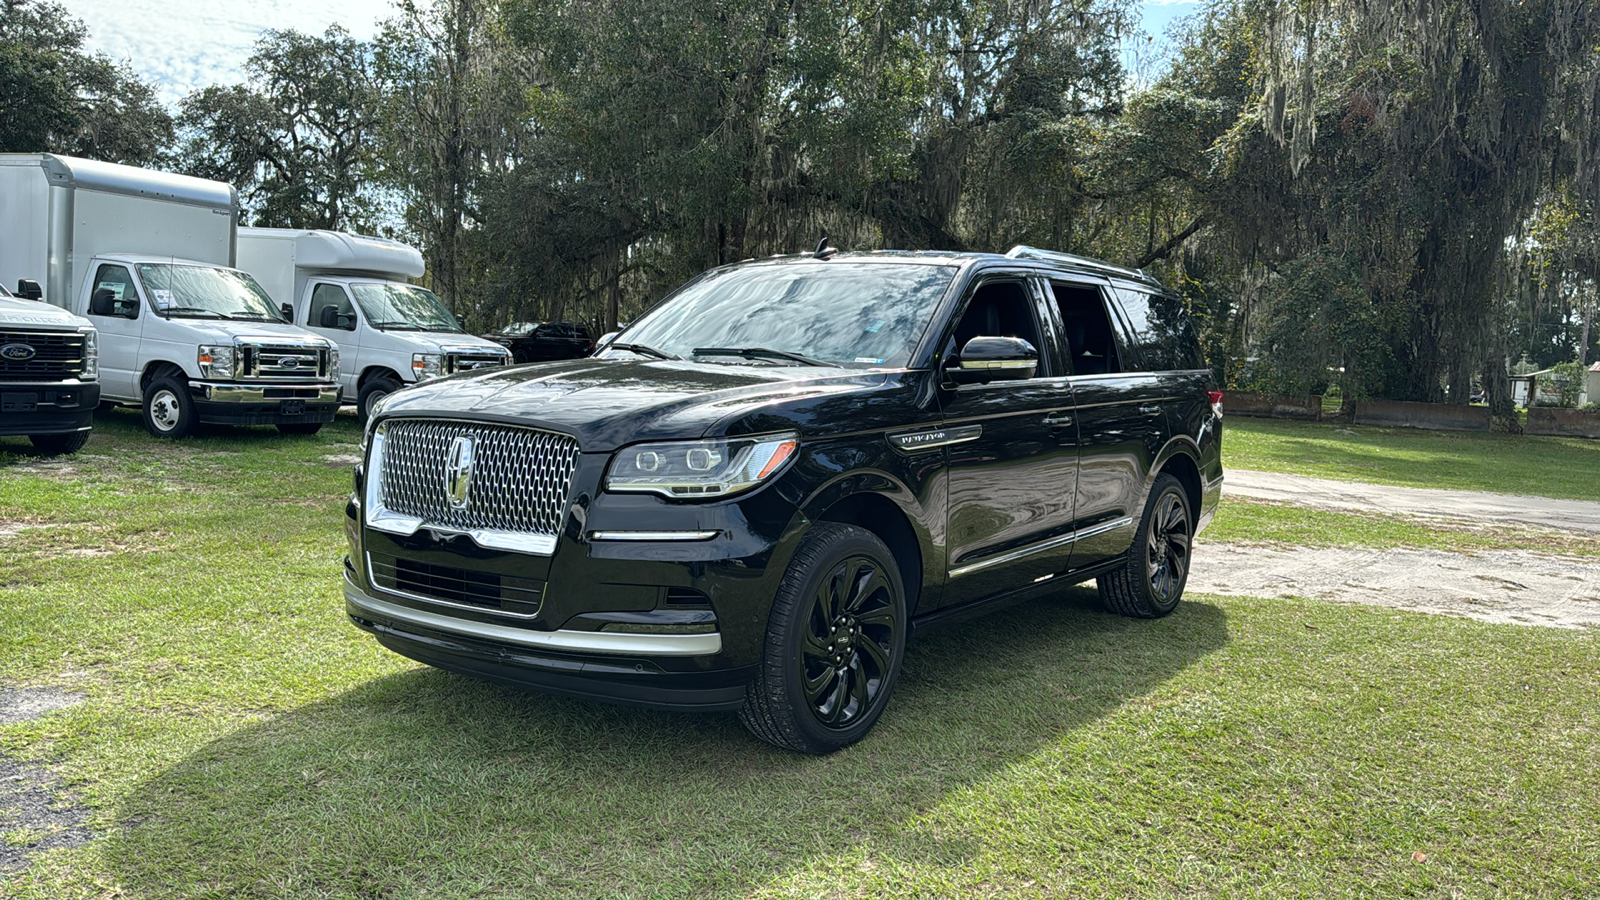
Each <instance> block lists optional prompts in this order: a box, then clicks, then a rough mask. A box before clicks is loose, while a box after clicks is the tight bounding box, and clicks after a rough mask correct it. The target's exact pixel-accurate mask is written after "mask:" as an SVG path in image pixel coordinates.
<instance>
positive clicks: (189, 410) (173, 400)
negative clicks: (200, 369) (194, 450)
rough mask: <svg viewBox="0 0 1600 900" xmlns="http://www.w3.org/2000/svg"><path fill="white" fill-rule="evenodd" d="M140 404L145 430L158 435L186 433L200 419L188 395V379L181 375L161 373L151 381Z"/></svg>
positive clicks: (167, 436)
mask: <svg viewBox="0 0 1600 900" xmlns="http://www.w3.org/2000/svg"><path fill="white" fill-rule="evenodd" d="M141 408H142V409H143V411H144V428H145V430H146V431H148V432H150V433H151V434H152V435H154V436H156V437H158V438H173V439H176V438H181V437H187V436H189V435H190V434H192V433H193V432H194V428H195V426H196V425H197V424H199V421H200V417H199V416H198V415H197V414H196V413H195V411H194V399H193V398H192V397H190V396H189V382H188V379H186V378H184V377H183V376H182V375H163V376H162V377H160V378H157V379H156V380H155V381H152V382H150V386H149V387H147V388H145V390H144V402H143V403H142V404H141Z"/></svg>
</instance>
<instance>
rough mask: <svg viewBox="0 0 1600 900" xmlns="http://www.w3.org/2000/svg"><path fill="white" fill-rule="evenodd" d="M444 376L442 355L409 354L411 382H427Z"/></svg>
mask: <svg viewBox="0 0 1600 900" xmlns="http://www.w3.org/2000/svg"><path fill="white" fill-rule="evenodd" d="M443 374H444V354H443V353H413V354H411V380H412V381H427V380H428V379H429V378H438V377H439V376H441V375H443Z"/></svg>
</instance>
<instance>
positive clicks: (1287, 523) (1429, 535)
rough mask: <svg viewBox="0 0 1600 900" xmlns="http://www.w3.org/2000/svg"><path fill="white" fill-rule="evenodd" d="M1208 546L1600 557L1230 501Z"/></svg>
mask: <svg viewBox="0 0 1600 900" xmlns="http://www.w3.org/2000/svg"><path fill="white" fill-rule="evenodd" d="M1203 540H1205V541H1208V542H1212V541H1215V542H1240V543H1252V542H1253V543H1270V544H1284V545H1287V546H1292V547H1405V548H1410V549H1418V550H1447V551H1450V552H1455V553H1471V552H1473V551H1478V550H1536V551H1539V552H1542V553H1558V554H1565V555H1570V556H1600V535H1595V534H1591V533H1587V532H1571V533H1568V532H1562V531H1555V530H1552V529H1547V528H1533V527H1519V526H1514V525H1477V524H1472V523H1467V522H1458V521H1455V520H1442V519H1429V520H1419V519H1411V518H1405V517H1403V516H1390V515H1376V514H1367V513H1339V512H1327V511H1324V510H1318V509H1310V508H1307V507H1304V506H1293V505H1290V504H1286V503H1270V502H1266V501H1260V500H1248V499H1243V498H1239V497H1229V498H1228V500H1227V502H1225V503H1223V504H1222V505H1221V507H1219V508H1218V510H1217V515H1216V518H1215V519H1213V520H1212V522H1211V526H1210V527H1209V528H1207V529H1206V531H1205V533H1204V535H1203Z"/></svg>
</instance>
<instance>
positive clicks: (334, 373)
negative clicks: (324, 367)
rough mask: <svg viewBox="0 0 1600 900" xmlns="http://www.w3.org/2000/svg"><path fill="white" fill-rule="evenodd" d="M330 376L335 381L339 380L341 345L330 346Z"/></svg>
mask: <svg viewBox="0 0 1600 900" xmlns="http://www.w3.org/2000/svg"><path fill="white" fill-rule="evenodd" d="M328 377H329V378H331V379H333V380H334V381H338V380H339V345H338V344H334V345H333V346H332V347H330V348H328Z"/></svg>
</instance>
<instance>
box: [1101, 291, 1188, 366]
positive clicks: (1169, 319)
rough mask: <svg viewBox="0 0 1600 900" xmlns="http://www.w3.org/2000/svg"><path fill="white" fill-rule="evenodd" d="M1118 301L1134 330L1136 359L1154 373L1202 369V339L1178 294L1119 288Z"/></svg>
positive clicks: (1133, 348)
mask: <svg viewBox="0 0 1600 900" xmlns="http://www.w3.org/2000/svg"><path fill="white" fill-rule="evenodd" d="M1117 299H1118V300H1119V301H1120V302H1121V304H1122V311H1123V314H1124V315H1126V317H1127V320H1128V327H1129V328H1130V329H1131V330H1132V332H1133V334H1132V344H1133V345H1132V347H1131V350H1132V351H1133V355H1134V356H1135V357H1136V358H1137V359H1138V360H1139V361H1140V362H1141V364H1142V366H1143V368H1145V369H1147V370H1150V371H1153V372H1164V371H1172V370H1178V369H1203V368H1205V361H1204V359H1203V358H1202V357H1201V355H1200V338H1199V335H1197V334H1196V333H1195V330H1194V322H1193V321H1192V320H1191V319H1190V318H1189V312H1188V310H1187V309H1185V308H1184V305H1183V299H1182V298H1180V297H1179V296H1178V295H1177V294H1170V293H1166V292H1162V293H1151V292H1149V291H1141V290H1136V289H1133V288H1122V287H1119V288H1117Z"/></svg>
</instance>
